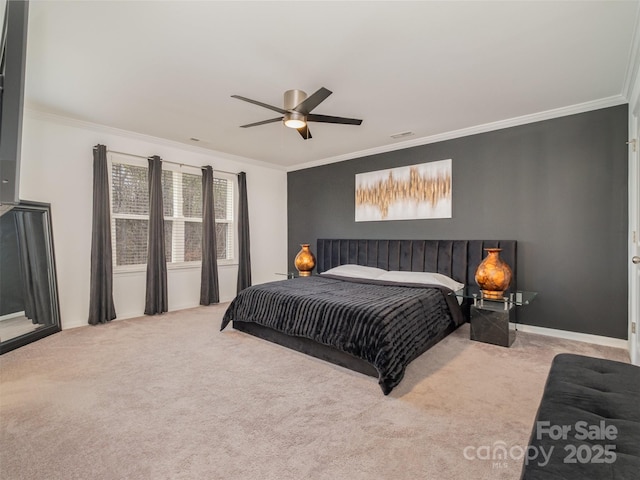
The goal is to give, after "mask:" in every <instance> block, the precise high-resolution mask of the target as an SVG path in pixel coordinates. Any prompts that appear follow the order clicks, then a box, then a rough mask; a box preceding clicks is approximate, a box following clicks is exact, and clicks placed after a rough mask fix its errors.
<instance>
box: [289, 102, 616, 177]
mask: <svg viewBox="0 0 640 480" xmlns="http://www.w3.org/2000/svg"><path fill="white" fill-rule="evenodd" d="M625 103H627V99H626V98H625V97H624V96H622V95H614V96H611V97H606V98H601V99H599V100H593V101H590V102H585V103H580V104H576V105H570V106H568V107H561V108H555V109H552V110H546V111H544V112H538V113H532V114H529V115H522V116H520V117H514V118H510V119H507V120H499V121H497V122H490V123H485V124H482V125H476V126H473V127H468V128H461V129H459V130H452V131H450V132H444V133H438V134H436V135H430V136H428V137H421V138H415V139H412V140H407V141H405V142H399V143H394V144H392V145H383V146H380V147H375V148H370V149H367V150H360V151H357V152H352V153H347V154H344V155H338V156H335V157H329V158H324V159H320V160H316V161H313V162H308V163H301V164H297V165H292V166H290V167H288V168H287V172H293V171H296V170H304V169H307V168H313V167H318V166H321V165H328V164H331V163H337V162H343V161H345V160H351V159H354V158H361V157H367V156H370V155H377V154H380V153H387V152H393V151H396V150H404V149H406V148H411V147H416V146H420V145H427V144H429V143H436V142H443V141H445V140H452V139H455V138H461V137H467V136H469V135H476V134H478V133H486V132H491V131H494V130H501V129H503V128H510V127H517V126H519V125H526V124H527V123H534V122H540V121H543V120H551V119H553V118H559V117H565V116H567V115H574V114H577V113H584V112H590V111H592V110H599V109H601V108H607V107H615V106H617V105H622V104H625Z"/></svg>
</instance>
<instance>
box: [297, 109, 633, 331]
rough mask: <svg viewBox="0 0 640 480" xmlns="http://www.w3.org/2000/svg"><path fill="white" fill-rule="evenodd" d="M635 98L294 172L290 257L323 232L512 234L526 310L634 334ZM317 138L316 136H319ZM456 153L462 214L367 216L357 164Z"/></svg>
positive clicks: (554, 323) (566, 325)
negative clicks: (631, 190)
mask: <svg viewBox="0 0 640 480" xmlns="http://www.w3.org/2000/svg"><path fill="white" fill-rule="evenodd" d="M627 115H628V107H627V105H620V106H616V107H610V108H605V109H601V110H596V111H592V112H587V113H582V114H577V115H570V116H566V117H561V118H556V119H552V120H546V121H542V122H536V123H531V124H527V125H522V126H518V127H512V128H506V129H502V130H497V131H493V132H488V133H482V134H478V135H471V136H467V137H462V138H457V139H453V140H448V141H444V142H438V143H433V144H429V145H422V146H418V147H412V148H407V149H404V150H398V151H394V152H388V153H383V154H378V155H371V156H367V157H362V158H357V159H353V160H348V161H344V162H340V163H334V164H330V165H324V166H319V167H315V168H309V169H305V170H298V171H294V172H290V173H289V174H288V258H289V259H290V265H289V267H290V269H291V270H295V268H294V267H293V259H294V257H295V255H296V253H297V252H298V250H299V249H300V247H299V244H301V243H310V244H311V245H312V248H313V247H314V246H315V244H316V240H317V239H318V238H361V239H449V240H452V239H453V240H456V239H460V240H464V239H467V240H474V239H513V240H517V241H518V278H517V284H518V287H519V288H520V289H522V290H533V291H537V292H539V295H538V298H536V300H535V301H534V302H533V303H532V304H531V305H529V306H527V307H524V308H522V309H520V312H519V314H518V321H519V322H521V323H524V324H528V325H537V326H542V327H548V328H556V329H561V330H568V331H573V332H581V333H589V334H594V335H603V336H608V337H614V338H623V339H626V338H627V235H628V183H627V182H628V171H627V170H628V158H627V155H628V153H627V145H626V143H625V142H626V141H627V125H628V117H627ZM311 141H313V140H311ZM448 158H450V159H452V170H453V172H452V174H453V218H449V219H434V220H403V221H379V222H358V223H356V222H355V220H354V218H355V206H354V197H355V175H356V174H357V173H363V172H370V171H375V170H381V169H386V168H393V167H399V166H404V165H411V164H416V163H424V162H430V161H437V160H444V159H448Z"/></svg>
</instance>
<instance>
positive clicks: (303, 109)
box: [294, 87, 333, 115]
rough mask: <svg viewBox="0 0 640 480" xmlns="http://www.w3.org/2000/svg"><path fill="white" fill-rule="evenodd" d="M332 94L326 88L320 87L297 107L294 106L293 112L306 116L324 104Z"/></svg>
mask: <svg viewBox="0 0 640 480" xmlns="http://www.w3.org/2000/svg"><path fill="white" fill-rule="evenodd" d="M332 93H333V92H332V91H331V90H327V89H326V88H324V87H322V88H320V89H319V90H318V91H317V92H316V93H314V94H313V95H311V96H310V97H307V98H305V99H304V100H303V101H301V102H300V103H299V104H298V105H296V107H295V108H294V110H295V111H296V112H300V113H302V114H304V115H308V114H309V112H310V111H311V110H313V109H314V108H316V107H317V106H318V105H320V104H321V103H322V102H324V101H325V99H326V98H327V97H328V96H329V95H331V94H332Z"/></svg>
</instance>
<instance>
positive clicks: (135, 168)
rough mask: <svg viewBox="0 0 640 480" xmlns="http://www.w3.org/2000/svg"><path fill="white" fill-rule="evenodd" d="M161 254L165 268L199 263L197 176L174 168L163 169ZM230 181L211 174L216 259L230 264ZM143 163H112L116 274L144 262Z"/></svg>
mask: <svg viewBox="0 0 640 480" xmlns="http://www.w3.org/2000/svg"><path fill="white" fill-rule="evenodd" d="M162 167H163V171H162V197H163V199H162V200H163V207H164V220H165V222H164V228H165V253H166V259H167V263H169V264H170V265H171V264H174V265H177V264H189V263H194V262H198V263H199V262H200V261H201V259H202V175H201V174H195V173H186V172H183V171H181V170H180V169H179V168H178V167H177V166H176V167H175V168H173V167H174V166H173V165H171V164H167V163H163V165H162ZM235 182H236V180H235V178H234V177H233V176H232V175H223V174H218V173H216V172H214V179H213V193H214V203H215V214H216V240H217V258H218V260H219V262H220V263H230V262H232V261H233V260H234V251H235V250H234V248H235V241H234V240H235V238H234V237H235V225H234V212H233V206H234V200H235V198H234V194H235V193H234V190H235V187H234V186H235ZM148 189H149V186H148V167H147V164H146V162H144V161H141V162H136V163H133V162H132V161H131V160H129V159H127V162H126V163H125V162H124V161H121V160H120V159H119V158H117V157H115V156H112V158H111V205H112V209H111V215H112V220H111V224H112V233H111V235H112V243H113V249H114V254H113V262H114V267H116V270H123V269H128V268H133V267H140V266H142V265H145V264H146V262H147V230H148V221H149V220H148V217H149V190H148Z"/></svg>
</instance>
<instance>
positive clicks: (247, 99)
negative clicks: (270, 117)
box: [231, 95, 287, 115]
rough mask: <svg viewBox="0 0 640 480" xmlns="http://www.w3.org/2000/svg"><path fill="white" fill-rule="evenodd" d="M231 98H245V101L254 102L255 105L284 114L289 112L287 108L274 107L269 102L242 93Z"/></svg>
mask: <svg viewBox="0 0 640 480" xmlns="http://www.w3.org/2000/svg"><path fill="white" fill-rule="evenodd" d="M231 98H237V99H238V100H243V101H245V102H249V103H253V104H254V105H258V106H260V107H264V108H268V109H269V110H273V111H274V112H278V113H281V114H283V115H284V114H285V113H287V111H286V110H283V109H281V108H280V107H274V106H273V105H269V104H267V103H262V102H259V101H257V100H251V99H250V98H247V97H241V96H240V95H231Z"/></svg>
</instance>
